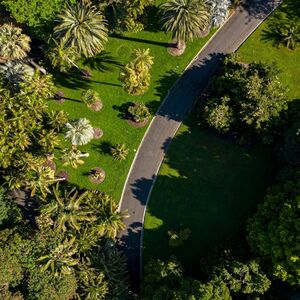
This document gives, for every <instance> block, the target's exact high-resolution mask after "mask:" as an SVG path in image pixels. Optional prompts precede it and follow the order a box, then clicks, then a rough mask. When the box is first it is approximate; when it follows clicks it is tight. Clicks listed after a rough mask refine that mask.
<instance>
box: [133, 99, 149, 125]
mask: <svg viewBox="0 0 300 300" xmlns="http://www.w3.org/2000/svg"><path fill="white" fill-rule="evenodd" d="M128 112H129V114H130V116H131V117H132V119H133V121H134V122H137V123H141V122H144V121H146V120H147V119H148V118H149V117H150V112H149V109H148V108H147V106H146V105H144V104H142V103H135V104H134V105H132V106H129V108H128Z"/></svg>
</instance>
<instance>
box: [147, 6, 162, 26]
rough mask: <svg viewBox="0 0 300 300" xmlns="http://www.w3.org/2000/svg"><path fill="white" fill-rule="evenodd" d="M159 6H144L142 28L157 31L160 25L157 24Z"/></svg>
mask: <svg viewBox="0 0 300 300" xmlns="http://www.w3.org/2000/svg"><path fill="white" fill-rule="evenodd" d="M158 12H159V7H158V6H156V5H149V6H147V7H146V9H145V12H144V17H143V24H144V29H145V30H146V31H150V32H159V31H160V30H161V25H160V24H159V15H158Z"/></svg>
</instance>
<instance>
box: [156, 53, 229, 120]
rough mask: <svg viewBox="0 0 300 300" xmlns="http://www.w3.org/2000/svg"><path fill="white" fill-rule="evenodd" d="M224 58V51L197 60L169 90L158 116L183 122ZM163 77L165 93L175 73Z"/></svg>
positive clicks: (163, 92)
mask: <svg viewBox="0 0 300 300" xmlns="http://www.w3.org/2000/svg"><path fill="white" fill-rule="evenodd" d="M223 58H224V54H223V53H213V54H211V55H209V57H208V58H204V59H199V60H196V61H195V63H194V64H193V65H192V66H191V67H190V68H189V69H187V70H186V71H185V72H184V73H183V75H182V76H181V77H180V78H179V80H178V81H177V83H176V85H173V87H172V88H171V89H170V90H169V91H168V94H167V97H168V98H169V99H168V100H167V101H164V102H163V103H162V105H161V107H160V108H159V111H158V112H157V115H158V116H163V117H166V118H167V119H168V120H174V121H179V122H182V121H183V120H184V119H185V118H186V116H187V114H188V113H189V112H190V110H191V108H192V107H193V106H194V105H195V103H196V100H197V99H199V97H200V95H201V93H202V91H203V90H204V89H205V87H206V86H207V84H208V83H209V81H210V78H211V76H212V75H214V74H215V73H216V71H217V70H218V68H219V66H220V63H221V62H222V60H223ZM169 76H170V78H168V77H166V78H164V79H163V82H162V85H161V88H160V93H161V95H164V94H165V93H166V91H164V90H165V89H167V87H168V85H169V84H171V82H172V81H173V80H175V75H174V74H172V73H171V74H170V75H169Z"/></svg>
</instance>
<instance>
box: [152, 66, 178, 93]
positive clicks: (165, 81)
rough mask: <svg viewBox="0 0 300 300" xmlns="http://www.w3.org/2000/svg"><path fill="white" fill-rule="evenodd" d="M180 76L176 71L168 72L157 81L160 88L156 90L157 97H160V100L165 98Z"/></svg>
mask: <svg viewBox="0 0 300 300" xmlns="http://www.w3.org/2000/svg"><path fill="white" fill-rule="evenodd" d="M179 76H180V75H179V74H178V73H177V72H175V71H174V70H171V71H168V72H167V73H166V74H165V75H163V76H161V77H160V79H159V80H158V81H157V83H158V86H157V88H156V93H155V96H158V97H160V99H163V98H165V97H166V95H167V94H168V92H169V90H170V89H171V87H172V86H173V84H174V83H175V82H176V80H177V79H178V78H179Z"/></svg>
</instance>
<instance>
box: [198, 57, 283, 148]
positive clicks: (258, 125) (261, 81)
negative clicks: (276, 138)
mask: <svg viewBox="0 0 300 300" xmlns="http://www.w3.org/2000/svg"><path fill="white" fill-rule="evenodd" d="M285 91H286V89H285V88H284V87H283V85H282V84H281V83H280V81H279V79H278V70H277V68H276V67H275V66H274V65H268V64H262V63H255V62H253V63H250V64H249V65H243V64H242V63H240V62H239V61H238V57H236V56H235V55H231V56H228V57H226V58H225V60H224V63H223V67H222V70H221V73H220V74H219V75H217V77H216V78H215V79H214V81H213V83H212V85H211V87H210V91H209V99H208V101H207V102H206V103H205V104H204V108H203V119H204V121H205V123H206V124H207V125H209V126H210V127H212V128H214V129H216V130H217V131H219V132H223V133H226V132H229V131H230V132H237V133H238V135H239V137H240V138H241V139H245V140H247V139H249V137H251V136H256V137H260V138H261V139H262V141H263V142H265V143H270V142H272V140H273V135H274V127H275V126H276V124H277V123H278V121H279V120H280V114H281V113H282V112H283V111H284V110H286V109H287V99H286V96H285Z"/></svg>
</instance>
